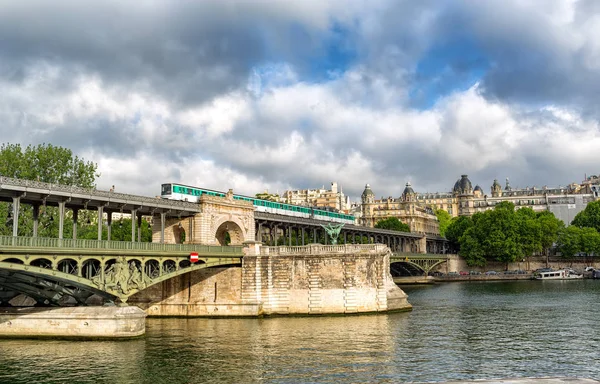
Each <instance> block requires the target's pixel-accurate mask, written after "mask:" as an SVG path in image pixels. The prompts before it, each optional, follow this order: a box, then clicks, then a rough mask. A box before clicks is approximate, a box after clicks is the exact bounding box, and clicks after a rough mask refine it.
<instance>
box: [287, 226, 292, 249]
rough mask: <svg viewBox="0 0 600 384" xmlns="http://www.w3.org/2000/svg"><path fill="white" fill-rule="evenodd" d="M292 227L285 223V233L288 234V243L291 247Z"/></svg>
mask: <svg viewBox="0 0 600 384" xmlns="http://www.w3.org/2000/svg"><path fill="white" fill-rule="evenodd" d="M293 228H294V227H292V226H291V225H286V229H287V234H288V245H289V246H290V247H291V246H292V229H293Z"/></svg>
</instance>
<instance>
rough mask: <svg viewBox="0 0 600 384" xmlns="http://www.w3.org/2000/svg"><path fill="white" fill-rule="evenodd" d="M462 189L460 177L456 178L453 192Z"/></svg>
mask: <svg viewBox="0 0 600 384" xmlns="http://www.w3.org/2000/svg"><path fill="white" fill-rule="evenodd" d="M459 190H460V179H458V180H456V183H454V187H453V188H452V192H458V191H459Z"/></svg>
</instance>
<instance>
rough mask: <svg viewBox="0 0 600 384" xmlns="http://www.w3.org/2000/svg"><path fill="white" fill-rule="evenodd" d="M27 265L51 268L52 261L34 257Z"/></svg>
mask: <svg viewBox="0 0 600 384" xmlns="http://www.w3.org/2000/svg"><path fill="white" fill-rule="evenodd" d="M29 265H31V266H32V267H40V268H46V269H52V262H51V261H50V260H48V259H35V260H33V261H32V262H31V263H30V264H29Z"/></svg>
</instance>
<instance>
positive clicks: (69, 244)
mask: <svg viewBox="0 0 600 384" xmlns="http://www.w3.org/2000/svg"><path fill="white" fill-rule="evenodd" d="M0 247H32V248H80V249H106V250H132V251H159V252H198V253H223V254H240V255H241V254H242V246H218V245H216V246H215V245H199V244H163V243H146V242H142V243H132V242H129V241H114V240H89V239H55V238H47V237H22V236H0Z"/></svg>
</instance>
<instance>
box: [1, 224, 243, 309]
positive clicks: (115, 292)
mask: <svg viewBox="0 0 600 384" xmlns="http://www.w3.org/2000/svg"><path fill="white" fill-rule="evenodd" d="M192 252H195V253H198V256H199V258H198V262H196V263H192V262H191V261H190V253H192ZM242 256H243V252H242V247H241V246H224V247H221V246H206V245H193V244H157V243H130V242H119V241H97V240H83V239H79V240H72V239H47V238H28V237H11V236H0V290H1V291H3V292H4V295H3V296H10V294H8V293H7V292H13V293H14V295H13V296H16V295H17V294H18V293H25V294H27V295H28V296H31V297H33V298H34V299H36V300H38V301H39V300H41V301H42V302H48V303H50V304H56V305H59V304H61V300H62V301H64V299H65V296H70V297H72V298H74V299H75V301H76V302H77V304H80V305H85V304H86V300H87V299H88V298H89V297H90V296H92V295H94V294H96V295H99V296H101V297H104V298H105V299H108V300H113V301H114V300H117V299H118V300H119V301H121V302H126V301H127V300H128V299H129V297H131V296H132V295H135V294H136V293H138V292H140V291H142V290H144V289H146V288H148V287H150V286H152V285H154V284H158V283H160V282H163V281H166V280H168V279H171V278H173V277H175V276H178V275H182V274H185V273H189V272H192V271H196V270H199V269H204V268H210V267H216V266H231V265H241V263H242Z"/></svg>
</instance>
